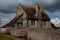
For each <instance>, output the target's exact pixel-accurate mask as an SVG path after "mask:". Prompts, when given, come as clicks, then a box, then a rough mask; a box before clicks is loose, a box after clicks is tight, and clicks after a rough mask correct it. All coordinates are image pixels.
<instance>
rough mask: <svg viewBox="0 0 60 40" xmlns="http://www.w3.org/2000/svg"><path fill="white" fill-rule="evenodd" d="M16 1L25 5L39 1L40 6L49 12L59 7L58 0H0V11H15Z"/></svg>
mask: <svg viewBox="0 0 60 40" xmlns="http://www.w3.org/2000/svg"><path fill="white" fill-rule="evenodd" d="M18 3H21V4H22V5H26V6H34V5H35V4H36V3H39V4H40V3H41V4H42V7H43V8H44V9H46V10H48V11H50V12H54V11H55V10H58V9H60V6H59V5H60V0H0V11H2V12H4V13H14V12H16V11H17V7H18Z"/></svg>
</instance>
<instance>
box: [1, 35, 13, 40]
mask: <svg viewBox="0 0 60 40" xmlns="http://www.w3.org/2000/svg"><path fill="white" fill-rule="evenodd" d="M0 40H13V39H12V38H9V37H6V36H4V35H2V34H0Z"/></svg>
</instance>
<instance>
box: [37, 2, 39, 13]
mask: <svg viewBox="0 0 60 40" xmlns="http://www.w3.org/2000/svg"><path fill="white" fill-rule="evenodd" d="M38 12H39V5H38V4H37V3H36V13H38Z"/></svg>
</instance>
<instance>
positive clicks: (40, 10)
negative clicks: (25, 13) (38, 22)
mask: <svg viewBox="0 0 60 40" xmlns="http://www.w3.org/2000/svg"><path fill="white" fill-rule="evenodd" d="M39 12H40V13H42V7H41V4H40V9H39Z"/></svg>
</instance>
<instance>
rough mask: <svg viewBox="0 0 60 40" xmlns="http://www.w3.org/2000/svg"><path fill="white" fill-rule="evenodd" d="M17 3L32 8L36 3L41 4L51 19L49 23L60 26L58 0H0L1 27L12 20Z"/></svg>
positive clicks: (59, 5) (59, 3) (59, 4)
mask: <svg viewBox="0 0 60 40" xmlns="http://www.w3.org/2000/svg"><path fill="white" fill-rule="evenodd" d="M19 3H21V4H22V5H25V6H32V7H33V6H34V5H35V4H36V3H39V4H42V7H43V9H44V10H45V11H46V12H47V14H48V15H49V17H50V18H51V22H52V23H54V24H55V25H56V26H60V0H0V19H1V20H2V25H5V24H6V23H8V22H9V21H10V20H11V19H12V18H14V16H15V14H16V11H17V8H18V4H19ZM8 20H9V21H8Z"/></svg>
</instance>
